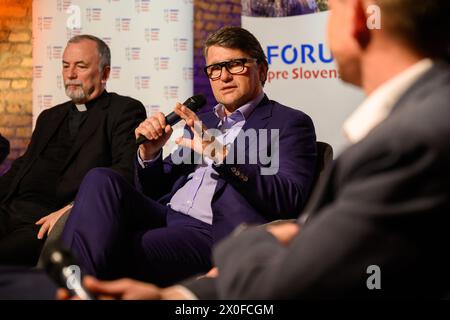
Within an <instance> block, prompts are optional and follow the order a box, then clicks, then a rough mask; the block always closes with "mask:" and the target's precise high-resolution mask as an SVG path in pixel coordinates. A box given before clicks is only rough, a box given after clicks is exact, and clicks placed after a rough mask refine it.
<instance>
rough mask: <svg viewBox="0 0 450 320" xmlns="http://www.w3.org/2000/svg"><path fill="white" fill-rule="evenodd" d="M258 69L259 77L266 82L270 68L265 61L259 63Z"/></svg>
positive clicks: (262, 81)
mask: <svg viewBox="0 0 450 320" xmlns="http://www.w3.org/2000/svg"><path fill="white" fill-rule="evenodd" d="M258 71H259V79H260V80H261V83H265V82H266V80H267V71H268V68H267V66H266V65H264V64H263V63H261V64H259V65H258Z"/></svg>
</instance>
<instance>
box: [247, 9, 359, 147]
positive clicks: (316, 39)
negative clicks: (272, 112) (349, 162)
mask: <svg viewBox="0 0 450 320" xmlns="http://www.w3.org/2000/svg"><path fill="white" fill-rule="evenodd" d="M320 2H322V3H323V2H324V1H317V3H316V2H315V1H314V0H291V1H289V0H281V1H268V0H242V14H243V16H242V26H243V27H244V28H246V29H248V30H249V31H251V32H252V33H253V34H254V35H255V36H256V38H257V39H258V40H259V41H260V42H261V45H262V46H263V49H264V50H265V53H266V55H267V58H268V62H269V75H268V79H267V82H266V85H265V91H266V93H267V94H268V96H269V97H270V98H271V99H273V100H277V101H279V102H280V103H283V104H286V105H288V106H291V107H294V108H298V109H300V110H302V111H304V112H306V113H307V114H308V115H309V116H311V118H312V119H313V121H314V124H315V127H316V132H317V139H318V140H321V141H325V142H328V143H329V144H331V145H332V146H333V149H334V151H335V155H336V154H338V153H339V152H340V151H341V150H342V149H343V147H344V145H345V144H346V143H347V142H346V140H345V138H344V136H343V134H342V132H341V127H342V124H343V123H344V121H345V119H346V118H347V117H348V116H349V115H350V114H351V112H352V111H353V110H354V109H355V108H356V107H357V106H358V105H359V104H360V103H361V102H362V100H363V93H362V92H361V91H360V90H359V89H356V88H355V87H352V86H349V85H346V84H343V83H342V82H341V81H340V80H339V74H338V71H337V68H336V66H335V64H334V62H333V57H332V55H331V53H330V50H329V49H328V47H327V45H326V20H327V15H328V12H327V11H326V4H325V6H324V7H322V10H324V9H325V11H320V7H319V6H318V4H319V3H320ZM294 3H295V5H294Z"/></svg>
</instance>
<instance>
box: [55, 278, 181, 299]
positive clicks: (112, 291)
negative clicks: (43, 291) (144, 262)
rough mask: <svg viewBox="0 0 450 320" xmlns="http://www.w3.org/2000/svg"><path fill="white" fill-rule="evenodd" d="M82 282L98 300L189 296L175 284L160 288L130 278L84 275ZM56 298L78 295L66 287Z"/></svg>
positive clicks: (59, 291) (60, 290)
mask: <svg viewBox="0 0 450 320" xmlns="http://www.w3.org/2000/svg"><path fill="white" fill-rule="evenodd" d="M83 284H84V286H85V287H86V289H87V290H89V291H90V292H91V293H93V294H94V295H95V296H96V297H97V299H100V300H186V299H189V298H190V297H188V296H186V295H185V294H184V293H183V291H181V290H180V289H179V288H178V287H177V286H173V287H168V288H165V289H162V288H159V287H157V286H155V285H153V284H150V283H145V282H140V281H136V280H132V279H119V280H114V281H100V280H97V279H95V278H93V277H91V276H86V277H85V278H84V281H83ZM56 298H57V299H58V300H67V299H72V300H79V297H70V295H69V292H68V291H67V290H66V289H59V290H58V292H57V293H56Z"/></svg>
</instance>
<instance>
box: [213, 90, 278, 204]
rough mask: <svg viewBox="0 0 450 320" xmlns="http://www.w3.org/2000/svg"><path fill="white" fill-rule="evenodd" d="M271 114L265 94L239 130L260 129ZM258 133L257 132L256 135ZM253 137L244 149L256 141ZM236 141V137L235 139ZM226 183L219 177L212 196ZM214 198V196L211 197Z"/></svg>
mask: <svg viewBox="0 0 450 320" xmlns="http://www.w3.org/2000/svg"><path fill="white" fill-rule="evenodd" d="M271 116H272V105H270V104H269V99H268V98H267V96H266V95H264V98H263V99H262V100H261V102H260V103H259V104H258V105H257V106H256V108H255V109H254V110H253V112H252V113H251V114H250V116H249V118H248V119H247V120H246V121H245V124H244V126H243V127H242V129H241V132H245V130H247V129H262V128H265V127H266V126H267V123H268V122H269V119H270V117H271ZM257 135H258V132H257V134H256V136H257ZM254 140H255V137H253V139H252V140H250V141H249V142H248V144H246V146H245V150H247V149H248V148H249V146H250V144H252V143H257V141H254ZM235 141H236V139H235ZM225 185H226V182H225V180H223V179H219V180H218V181H217V186H216V190H215V191H214V197H215V196H216V194H218V193H219V192H220V191H221V190H222V189H223V188H224V187H225ZM213 199H214V198H213Z"/></svg>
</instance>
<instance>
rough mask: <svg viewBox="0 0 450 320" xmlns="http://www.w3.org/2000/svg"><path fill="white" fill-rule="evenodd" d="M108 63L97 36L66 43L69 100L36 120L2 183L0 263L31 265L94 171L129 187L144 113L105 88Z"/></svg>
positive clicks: (64, 66)
mask: <svg viewBox="0 0 450 320" xmlns="http://www.w3.org/2000/svg"><path fill="white" fill-rule="evenodd" d="M110 61H111V54H110V50H109V48H108V46H107V45H106V44H105V43H104V42H103V41H102V40H100V39H98V38H97V37H94V36H91V35H80V36H75V37H73V38H72V39H70V40H69V42H68V43H67V47H66V48H65V51H64V55H63V61H62V69H63V70H62V75H63V79H64V85H65V89H66V94H67V96H68V97H69V98H70V99H71V101H68V102H66V103H63V104H60V105H57V106H55V107H53V108H50V109H48V110H45V111H43V112H42V113H41V114H40V116H39V118H38V119H37V122H36V128H35V130H34V132H33V135H32V137H31V141H30V144H29V146H28V148H27V150H26V152H25V154H24V155H23V156H22V157H20V158H18V159H17V160H16V161H14V163H13V164H12V167H11V169H10V170H9V171H8V172H7V173H6V174H5V175H4V176H2V177H0V264H15V265H18V264H19V265H35V264H36V262H37V259H38V257H39V254H40V251H41V248H42V245H43V239H44V238H45V236H46V234H47V233H48V232H50V231H51V229H52V228H53V226H54V225H55V223H56V221H57V220H58V219H59V218H60V217H61V216H62V215H63V214H64V213H65V212H66V211H67V210H69V209H70V207H71V202H72V201H73V199H74V198H75V195H76V193H77V190H78V187H79V184H80V182H81V180H82V178H83V176H84V175H85V174H86V172H87V171H89V170H90V169H91V168H94V167H109V168H112V169H114V170H116V171H117V172H119V173H120V174H122V175H123V176H124V177H125V178H126V179H127V180H128V181H130V182H132V180H133V179H132V177H133V159H134V156H135V155H136V151H137V150H136V147H135V143H134V129H135V127H137V125H138V124H139V123H140V122H141V121H142V120H144V119H145V118H146V113H145V108H144V106H143V105H142V104H141V103H140V102H139V101H137V100H134V99H132V98H129V97H124V96H120V95H117V94H115V93H108V92H107V91H106V90H105V85H106V81H107V79H108V77H109V73H110Z"/></svg>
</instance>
